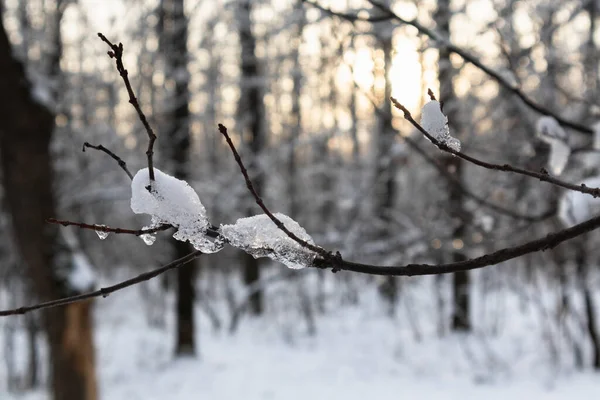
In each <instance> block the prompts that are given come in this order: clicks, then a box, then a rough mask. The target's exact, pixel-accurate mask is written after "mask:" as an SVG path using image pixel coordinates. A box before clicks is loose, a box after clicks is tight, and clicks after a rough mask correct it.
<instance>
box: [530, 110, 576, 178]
mask: <svg viewBox="0 0 600 400" xmlns="http://www.w3.org/2000/svg"><path fill="white" fill-rule="evenodd" d="M536 131H537V136H538V138H540V139H541V140H542V141H544V142H546V143H548V144H549V145H550V158H549V160H548V168H549V169H550V170H551V171H552V173H553V174H555V175H560V174H562V172H563V171H564V169H565V167H566V166H567V163H568V161H569V156H570V155H571V147H570V146H569V136H568V135H567V132H566V131H565V130H564V129H563V128H562V126H560V124H559V123H558V122H557V121H556V120H555V119H554V118H553V117H548V116H543V117H541V118H540V119H539V120H538V122H537V126H536Z"/></svg>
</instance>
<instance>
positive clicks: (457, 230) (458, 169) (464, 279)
mask: <svg viewBox="0 0 600 400" xmlns="http://www.w3.org/2000/svg"><path fill="white" fill-rule="evenodd" d="M450 3H451V0H438V5H437V10H436V12H435V15H434V19H435V21H436V23H437V27H438V31H439V32H440V33H441V34H442V36H443V37H446V38H450V20H451V19H452V11H451V10H450ZM455 74H456V71H455V70H454V67H453V66H452V62H451V61H450V52H449V51H448V49H447V48H445V47H443V46H442V47H440V49H439V61H438V77H439V81H440V96H439V100H440V101H441V102H443V108H444V109H443V111H444V113H445V114H446V115H447V116H448V121H449V126H450V130H451V132H453V135H455V136H456V135H458V134H459V132H460V129H461V127H460V124H459V118H460V117H459V115H458V101H457V99H456V95H455V93H454V87H453V83H452V82H453V78H454V75H455ZM445 165H446V168H447V170H448V171H449V172H450V173H452V174H453V175H454V176H455V177H456V178H457V179H459V180H461V181H463V180H464V175H463V172H464V171H463V163H462V160H461V159H460V158H458V157H454V156H451V155H450V156H445ZM463 197H464V196H463V192H462V191H461V190H460V189H459V188H458V187H457V186H456V185H453V184H452V183H450V182H449V183H448V201H449V203H450V204H449V206H450V207H449V209H450V218H451V219H452V223H453V224H456V225H455V227H454V230H453V234H452V237H453V241H452V247H453V251H452V261H453V262H460V261H464V260H466V259H467V256H466V254H465V253H464V251H462V249H463V246H464V237H465V234H466V223H467V221H465V209H464V198H463ZM470 286H471V283H470V277H469V272H468V271H461V272H457V273H455V274H452V305H453V311H452V329H453V330H455V331H469V330H471V318H470V296H469V293H470Z"/></svg>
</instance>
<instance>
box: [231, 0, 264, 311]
mask: <svg viewBox="0 0 600 400" xmlns="http://www.w3.org/2000/svg"><path fill="white" fill-rule="evenodd" d="M251 4H252V2H251V1H249V0H242V1H241V2H240V3H239V6H238V29H239V35H240V46H241V60H240V63H241V68H240V69H241V73H242V76H241V82H240V87H241V94H240V100H239V102H238V124H239V126H240V127H241V134H242V138H245V140H247V141H248V142H249V147H250V152H251V156H250V157H249V159H250V163H249V167H250V173H251V174H252V175H253V176H251V178H252V180H253V183H254V186H255V188H256V190H257V192H258V193H259V194H262V193H264V187H263V186H264V181H265V180H264V173H263V172H262V171H261V170H260V166H259V164H258V157H259V155H260V153H261V151H262V150H263V148H264V147H265V143H266V137H265V132H264V118H265V113H264V104H263V96H262V86H263V84H262V81H261V76H260V73H259V70H258V57H257V56H256V54H255V49H256V38H255V37H254V34H253V33H252V22H251V17H250V16H251V14H252V5H251ZM247 213H248V215H254V214H256V213H255V212H254V205H252V206H250V207H248V211H247ZM242 257H243V262H244V283H245V284H246V285H247V286H250V285H252V284H253V283H254V282H256V281H258V280H259V279H260V263H259V260H257V259H255V258H254V257H252V256H250V255H248V254H244V255H243V256H242ZM263 308H264V305H263V291H262V290H260V291H257V292H255V293H254V294H252V297H251V299H250V312H251V313H252V314H254V315H260V314H262V313H263Z"/></svg>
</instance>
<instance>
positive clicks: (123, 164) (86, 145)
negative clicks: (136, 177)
mask: <svg viewBox="0 0 600 400" xmlns="http://www.w3.org/2000/svg"><path fill="white" fill-rule="evenodd" d="M86 148H90V149H94V150H98V151H103V152H104V153H106V154H108V155H109V156H111V157H112V158H113V159H114V160H115V161H116V162H117V163H118V164H119V167H121V169H122V170H123V171H125V173H126V174H127V176H128V177H129V179H131V180H133V175H132V174H131V172H130V171H129V169H128V168H127V163H126V162H125V161H123V159H122V158H121V157H119V156H117V155H116V154H115V153H113V152H112V151H110V150H109V149H107V148H106V147H104V146H102V145H101V144H99V145H97V146H95V145H93V144H89V143H88V142H85V143H84V144H83V147H82V149H81V150H82V151H83V152H85V149H86Z"/></svg>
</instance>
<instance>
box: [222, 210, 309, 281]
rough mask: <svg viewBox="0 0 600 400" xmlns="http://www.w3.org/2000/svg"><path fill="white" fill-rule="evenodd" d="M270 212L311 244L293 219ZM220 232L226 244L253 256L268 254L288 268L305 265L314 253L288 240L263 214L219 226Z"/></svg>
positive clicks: (297, 267)
mask: <svg viewBox="0 0 600 400" xmlns="http://www.w3.org/2000/svg"><path fill="white" fill-rule="evenodd" d="M274 215H275V217H277V219H279V220H280V221H281V222H283V224H284V225H285V227H286V228H287V229H288V230H289V231H291V232H292V233H294V234H295V235H296V236H298V237H299V238H300V239H302V240H305V241H306V242H308V243H310V244H314V241H313V239H312V238H311V237H310V235H309V234H308V233H306V231H305V230H304V228H302V227H301V226H300V225H299V224H298V223H297V222H296V221H294V220H293V219H291V218H290V217H288V216H287V215H285V214H281V213H275V214H274ZM221 234H222V235H223V237H225V238H226V239H227V241H228V242H229V244H230V245H232V246H234V247H237V248H239V249H242V250H244V251H245V252H246V253H248V254H250V255H251V256H253V257H254V258H259V257H269V258H271V259H273V260H275V261H279V262H281V263H283V264H285V265H286V266H287V267H289V268H293V269H300V268H304V267H308V266H310V265H311V264H312V262H313V260H314V259H315V253H313V252H312V251H310V250H308V249H306V248H304V247H302V246H301V245H300V244H298V243H297V242H296V241H295V240H292V239H291V238H290V237H289V236H288V235H286V234H285V232H283V231H282V230H281V229H279V228H278V227H277V225H275V223H273V221H271V219H270V218H269V217H268V216H267V215H265V214H260V215H255V216H253V217H248V218H240V219H238V220H237V221H236V222H235V224H233V225H221Z"/></svg>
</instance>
